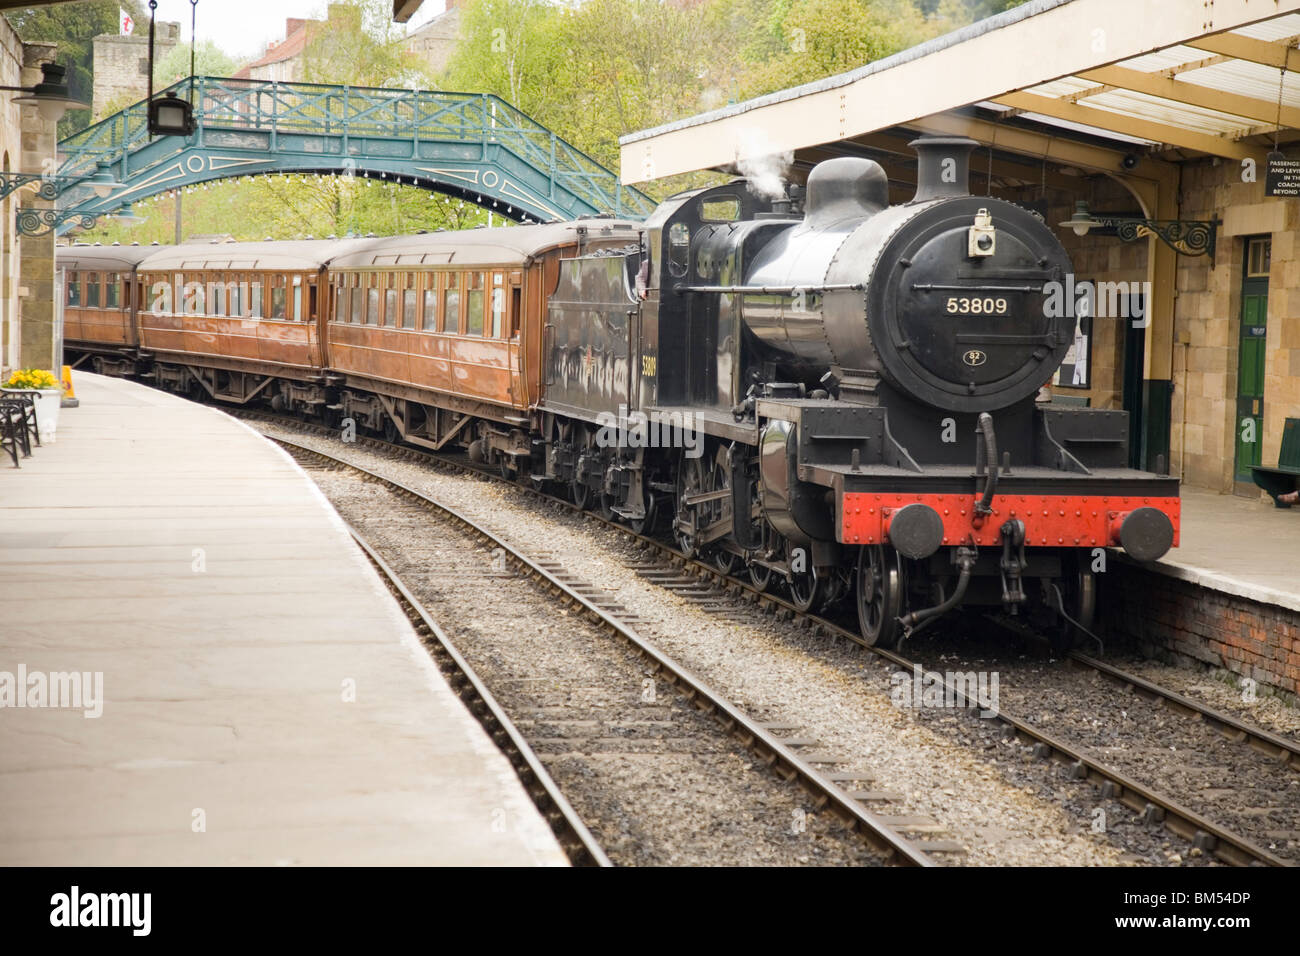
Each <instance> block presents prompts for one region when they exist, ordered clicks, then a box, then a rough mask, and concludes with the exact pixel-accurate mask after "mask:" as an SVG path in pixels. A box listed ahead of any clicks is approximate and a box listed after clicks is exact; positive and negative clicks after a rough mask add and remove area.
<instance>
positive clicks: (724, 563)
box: [713, 548, 737, 574]
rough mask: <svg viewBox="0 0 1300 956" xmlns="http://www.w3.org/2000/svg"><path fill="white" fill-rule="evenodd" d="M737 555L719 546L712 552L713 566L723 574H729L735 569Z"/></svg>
mask: <svg viewBox="0 0 1300 956" xmlns="http://www.w3.org/2000/svg"><path fill="white" fill-rule="evenodd" d="M736 558H737V555H736V553H735V552H734V551H724V550H723V549H722V548H719V549H718V550H717V551H714V552H713V566H714V567H716V568H717V569H718V570H719V571H721V572H722V573H723V574H730V573H731V572H732V571H734V570H736Z"/></svg>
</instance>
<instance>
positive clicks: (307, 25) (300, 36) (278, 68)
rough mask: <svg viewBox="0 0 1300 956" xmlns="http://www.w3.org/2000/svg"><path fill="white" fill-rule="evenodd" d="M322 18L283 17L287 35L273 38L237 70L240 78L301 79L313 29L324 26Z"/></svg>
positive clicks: (236, 74) (281, 80)
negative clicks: (258, 54) (254, 57)
mask: <svg viewBox="0 0 1300 956" xmlns="http://www.w3.org/2000/svg"><path fill="white" fill-rule="evenodd" d="M323 25H324V21H322V20H303V19H300V18H298V17H289V18H287V19H286V20H285V21H284V39H283V40H272V41H271V42H270V43H268V44H267V46H266V50H265V52H263V53H262V55H261V56H259V57H258V58H257V59H255V60H253V61H252V62H251V63H248V64H246V65H245V66H243V67H241V68H240V69H239V70H238V72H236V73H235V78H236V79H239V80H274V81H278V82H282V83H291V82H294V81H296V80H301V79H302V61H303V53H304V51H305V50H306V49H307V41H308V40H309V39H310V38H311V31H312V30H314V29H315V28H316V27H319V26H323Z"/></svg>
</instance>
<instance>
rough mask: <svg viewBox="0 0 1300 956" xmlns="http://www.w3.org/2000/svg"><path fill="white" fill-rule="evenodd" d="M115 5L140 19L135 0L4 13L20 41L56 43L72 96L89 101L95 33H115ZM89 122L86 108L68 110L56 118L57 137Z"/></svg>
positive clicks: (91, 0)
mask: <svg viewBox="0 0 1300 956" xmlns="http://www.w3.org/2000/svg"><path fill="white" fill-rule="evenodd" d="M119 8H122V9H125V10H126V11H127V12H128V13H130V14H131V15H132V16H134V17H135V18H136V21H137V22H140V21H141V19H142V16H141V4H140V2H139V0H89V2H83V3H62V4H55V5H53V6H45V7H21V8H19V9H17V10H11V11H9V12H8V13H6V14H5V16H6V17H8V19H9V22H10V24H11V25H12V26H13V28H14V32H16V33H17V34H18V36H19V38H20V39H22V40H23V41H24V42H33V41H45V42H52V43H57V44H58V45H59V50H58V54H57V56H56V57H55V59H56V61H57V62H58V63H60V64H62V65H63V66H64V67H66V68H67V71H68V85H69V88H70V90H71V93H72V98H73V99H75V100H81V101H82V102H84V103H89V102H90V101H91V97H92V96H93V95H94V91H95V37H97V36H99V35H100V34H103V33H109V34H112V35H114V36H116V35H117V32H118V30H119V29H120V24H119V22H118V16H119V14H118V10H119ZM89 124H90V110H88V109H86V110H69V111H68V112H67V113H65V114H64V116H63V119H62V120H60V121H59V138H60V139H62V138H64V137H65V136H70V135H72V134H73V133H75V132H77V131H78V130H80V129H84V128H85V127H86V126H88V125H89Z"/></svg>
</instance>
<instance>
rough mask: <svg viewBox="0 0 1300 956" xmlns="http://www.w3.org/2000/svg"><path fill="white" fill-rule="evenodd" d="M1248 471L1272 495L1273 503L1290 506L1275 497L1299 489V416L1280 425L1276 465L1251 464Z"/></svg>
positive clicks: (1284, 506)
mask: <svg viewBox="0 0 1300 956" xmlns="http://www.w3.org/2000/svg"><path fill="white" fill-rule="evenodd" d="M1250 472H1251V475H1252V476H1253V477H1254V479H1255V484H1257V485H1259V486H1260V487H1261V488H1263V489H1264V490H1265V491H1267V492H1268V493H1269V494H1270V495H1272V496H1273V504H1275V505H1277V506H1278V507H1279V508H1290V507H1291V506H1290V505H1289V504H1283V503H1282V502H1280V501H1278V500H1277V498H1278V495H1285V494H1287V493H1289V492H1292V491H1295V490H1297V489H1300V418H1288V419H1287V420H1286V424H1284V425H1283V426H1282V447H1281V449H1279V451H1278V453H1277V467H1276V468H1265V467H1263V466H1262V465H1252V466H1251V469H1250Z"/></svg>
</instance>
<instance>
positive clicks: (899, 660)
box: [240, 410, 1293, 866]
mask: <svg viewBox="0 0 1300 956" xmlns="http://www.w3.org/2000/svg"><path fill="white" fill-rule="evenodd" d="M240 414H241V415H242V414H249V411H246V410H241V412H240ZM249 417H263V418H264V419H265V420H267V421H270V422H273V423H276V424H280V425H282V426H283V425H290V426H292V427H295V428H300V429H301V428H309V429H317V428H318V427H319V426H315V425H312V424H311V423H306V422H301V421H298V420H293V419H290V420H286V419H282V418H279V417H277V416H273V415H269V414H267V413H263V412H260V411H253V412H251V414H250V415H249ZM320 431H321V432H322V433H325V430H324V429H320ZM328 434H329V435H331V436H332V435H333V433H332V432H329V433H328ZM268 437H269V436H268ZM272 440H274V441H281V439H272ZM365 442H366V443H367V444H369V445H371V446H372V447H375V448H377V449H380V450H386V451H396V452H398V453H399V454H403V455H406V456H408V457H413V458H416V459H418V460H421V461H427V462H431V463H434V464H437V465H440V466H443V467H446V468H449V469H453V470H455V471H458V472H461V473H466V474H474V475H479V476H483V477H486V478H489V479H491V480H493V481H501V482H505V483H507V484H509V485H510V486H511V487H512V488H515V489H517V490H520V491H523V492H525V493H528V494H532V495H534V496H536V497H538V498H540V499H542V500H544V501H547V502H550V503H553V504H559V505H562V506H564V507H565V508H567V509H568V510H570V511H574V512H577V513H580V514H584V515H586V516H588V517H589V518H591V519H593V520H595V521H598V522H600V523H602V524H604V525H607V526H608V527H611V528H613V529H616V530H618V531H619V532H621V533H622V534H624V535H626V536H628V537H629V538H631V539H633V540H635V541H637V542H639V543H641V544H642V545H644V546H648V547H651V548H654V549H655V550H657V551H659V552H661V553H663V554H665V555H668V556H671V557H672V558H673V559H674V560H676V561H680V562H682V563H683V565H684V566H689V567H692V568H693V569H694V570H695V571H696V572H697V573H699V574H704V575H707V576H709V577H711V578H713V579H715V580H721V581H725V582H726V583H727V585H728V586H729V587H732V588H739V589H741V590H742V591H744V592H748V594H749V595H751V598H750V603H755V602H761V603H763V604H767V605H770V606H772V607H774V608H780V609H782V610H783V611H785V612H786V613H787V614H788V615H789V616H790V619H791V620H806V621H808V622H809V625H810V626H812V627H814V628H815V629H818V630H819V631H820V632H821V633H824V634H828V635H833V636H836V637H842V638H844V639H846V640H849V641H852V642H853V643H855V644H858V645H859V646H861V647H863V648H864V649H866V650H867V651H870V652H871V653H872V654H874V655H875V656H877V657H878V658H880V659H881V660H883V661H887V662H888V663H890V664H892V665H893V666H895V667H898V668H901V669H903V670H905V671H908V672H911V671H912V670H913V668H914V667H916V666H918V665H917V664H915V662H913V661H910V660H908V659H907V658H905V657H902V656H901V655H899V654H896V653H895V652H893V651H890V650H887V649H885V648H881V647H876V646H873V645H870V644H867V643H866V642H865V641H864V640H863V639H862V636H861V635H860V634H858V633H857V632H855V631H852V630H849V629H847V628H844V627H841V626H840V625H838V624H836V623H834V622H833V621H830V620H828V619H826V618H822V617H818V616H816V615H813V614H809V613H805V612H802V611H800V610H799V609H798V608H797V607H795V606H794V604H792V603H791V602H789V601H786V600H785V599H783V598H781V597H778V596H776V595H774V594H769V593H767V592H765V591H760V590H758V589H757V588H755V587H754V586H753V585H752V584H750V583H749V582H747V581H743V580H740V579H739V578H736V577H733V576H732V575H730V574H727V573H725V572H723V571H721V570H720V569H719V568H717V567H715V566H714V565H712V564H710V563H708V562H707V561H705V560H702V559H699V558H696V557H691V556H688V555H685V554H683V553H682V552H680V551H678V550H677V549H676V548H673V547H670V546H669V545H667V544H665V543H664V542H662V541H660V540H658V539H656V538H653V537H648V536H646V535H643V534H639V533H637V532H635V531H633V530H632V529H630V528H628V527H627V526H625V525H622V524H620V523H619V522H617V521H615V520H612V519H607V518H605V517H604V516H602V515H600V514H597V513H595V512H590V511H585V510H580V509H578V508H577V506H576V505H574V504H573V503H572V502H570V501H568V500H567V499H565V498H561V497H558V496H555V495H550V494H547V493H546V492H543V491H540V490H538V489H535V488H530V487H527V486H523V485H520V484H517V483H516V482H514V481H510V480H508V479H505V478H502V477H501V476H500V475H499V474H498V473H496V472H495V471H490V470H487V469H483V468H478V467H475V466H473V465H470V464H467V463H463V462H458V461H451V460H449V459H447V458H446V457H444V456H441V455H435V454H432V453H430V452H426V451H422V450H416V449H412V448H407V447H405V446H402V445H395V444H393V443H390V442H385V441H381V440H379V439H365ZM358 443H360V441H359V442H358ZM313 453H316V454H322V453H318V452H314V450H313ZM324 457H330V456H324ZM348 467H353V468H356V467H357V466H355V465H351V464H350V463H349V464H348ZM360 470H364V469H360ZM380 480H383V481H388V479H383V478H381V479H380ZM417 494H418V493H417ZM584 603H585V602H584ZM1081 656H1086V655H1081ZM1104 666H1107V667H1109V665H1104ZM1125 680H1126V681H1128V680H1129V678H1127V677H1126V678H1125ZM1137 680H1138V681H1141V680H1142V679H1141V678H1137ZM1144 683H1148V684H1149V683H1150V682H1144ZM1135 686H1137V684H1135ZM1150 686H1151V687H1153V688H1154V687H1155V686H1156V685H1154V684H1152V685H1150ZM944 692H945V694H948V693H952V694H953V695H954V698H955V699H957V700H961V701H962V702H963V703H964V706H965V707H966V708H967V710H972V711H980V710H983V709H984V707H983V704H982V703H981V702H980V701H978V700H972V699H971V698H969V696H968V695H967V694H966V693H965V691H964V690H963V688H962V687H960V686H958V685H956V684H955V683H954V682H952V681H948V680H946V679H945V680H944ZM1164 694H1165V696H1168V697H1170V698H1171V699H1172V698H1175V697H1177V696H1178V695H1175V694H1173V693H1172V692H1164ZM1222 716H1223V717H1224V718H1227V720H1225V721H1224V723H1225V724H1227V721H1233V722H1234V723H1235V724H1239V725H1240V729H1238V732H1246V733H1248V735H1254V736H1257V737H1259V738H1260V739H1261V740H1268V739H1269V738H1272V737H1274V736H1275V735H1271V734H1269V733H1268V732H1267V731H1264V730H1262V729H1260V728H1249V725H1245V724H1243V723H1242V722H1240V721H1236V720H1235V718H1230V717H1228V715H1226V714H1225V715H1222ZM993 717H995V718H996V719H997V720H999V721H1000V722H1001V723H1002V724H1003V725H1004V728H1005V730H1004V733H1006V734H1007V735H1008V737H1011V736H1015V737H1023V738H1025V739H1026V740H1028V741H1030V742H1032V743H1033V744H1034V748H1035V754H1036V755H1037V756H1039V757H1043V758H1048V757H1050V758H1053V759H1056V760H1063V761H1067V762H1069V763H1070V764H1071V766H1072V773H1073V775H1074V778H1075V779H1079V780H1085V779H1086V780H1089V781H1091V782H1099V783H1100V784H1101V788H1102V793H1103V796H1106V797H1113V798H1116V799H1119V800H1120V801H1121V802H1122V803H1124V804H1125V806H1128V807H1129V808H1130V809H1132V810H1134V811H1136V812H1139V813H1141V814H1142V815H1143V817H1144V819H1146V820H1147V821H1148V822H1151V823H1161V824H1163V825H1164V826H1165V827H1166V828H1167V829H1168V830H1170V831H1171V832H1172V833H1175V834H1177V835H1178V836H1180V837H1183V838H1184V839H1187V840H1191V841H1192V842H1193V843H1194V844H1195V845H1196V846H1198V847H1199V848H1200V849H1201V850H1202V851H1204V852H1208V853H1213V854H1214V855H1215V856H1216V857H1217V858H1218V859H1220V860H1222V861H1223V862H1225V863H1229V864H1232V865H1236V866H1244V865H1250V864H1252V863H1260V864H1264V865H1268V866H1291V865H1293V864H1291V863H1289V862H1288V861H1286V860H1283V859H1282V858H1280V857H1278V856H1277V855H1275V854H1273V853H1271V852H1270V851H1269V850H1267V849H1265V848H1264V847H1261V846H1259V845H1258V844H1256V843H1254V842H1253V841H1251V840H1247V839H1245V838H1244V837H1241V836H1238V835H1237V834H1235V833H1233V832H1232V831H1231V830H1228V829H1227V828H1226V827H1223V826H1221V825H1220V824H1218V823H1215V822H1214V821H1212V820H1210V819H1208V818H1206V817H1204V816H1201V815H1200V814H1198V813H1196V812H1195V811H1194V810H1192V809H1190V808H1188V807H1185V806H1183V805H1182V804H1180V803H1179V802H1177V801H1176V800H1174V799H1173V798H1171V797H1166V796H1163V795H1161V794H1159V793H1158V792H1156V791H1154V790H1152V789H1151V788H1149V787H1147V786H1146V785H1144V784H1142V783H1140V782H1138V781H1136V780H1133V779H1132V778H1131V777H1129V776H1127V775H1126V774H1124V773H1123V772H1121V771H1119V770H1118V769H1115V768H1113V767H1109V766H1107V765H1105V764H1104V763H1102V762H1100V761H1098V760H1095V759H1093V758H1091V757H1088V756H1086V755H1085V754H1083V753H1082V751H1080V750H1078V749H1077V748H1075V747H1073V746H1071V745H1070V744H1068V743H1066V742H1065V741H1063V740H1060V739H1059V738H1057V737H1055V736H1053V735H1050V734H1047V733H1045V732H1043V731H1042V730H1039V729H1038V728H1036V727H1034V726H1032V725H1030V724H1028V723H1026V722H1025V721H1022V720H1019V719H1018V718H1016V717H1014V716H1012V715H1010V714H1007V713H1005V712H1003V711H1001V710H996V711H994V712H993ZM1227 725H1228V726H1232V725H1231V724H1227ZM1234 729H1237V728H1234ZM1278 739H1279V740H1280V739H1281V738H1278ZM792 756H793V755H792ZM814 772H815V771H814ZM836 789H837V790H838V788H836Z"/></svg>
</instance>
